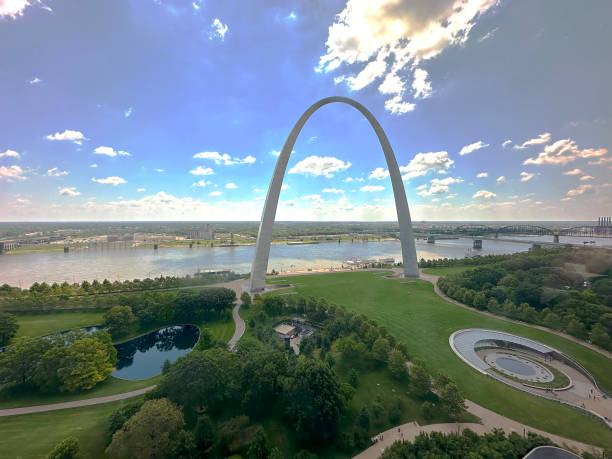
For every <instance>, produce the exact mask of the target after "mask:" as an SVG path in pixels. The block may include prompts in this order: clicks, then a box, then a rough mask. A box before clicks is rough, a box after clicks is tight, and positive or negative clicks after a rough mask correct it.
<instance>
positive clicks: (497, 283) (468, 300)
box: [438, 249, 612, 350]
mask: <svg viewBox="0 0 612 459" xmlns="http://www.w3.org/2000/svg"><path fill="white" fill-rule="evenodd" d="M568 264H574V265H576V264H577V265H584V267H585V269H586V270H587V271H588V272H589V273H593V274H595V277H593V278H591V276H589V277H586V278H585V276H583V274H581V273H579V272H577V271H576V270H574V269H570V268H569V266H571V265H568ZM438 286H439V287H440V289H441V290H442V291H443V292H444V293H445V294H446V295H448V296H449V297H451V298H453V299H455V300H457V301H460V302H462V303H465V304H467V305H469V306H473V307H475V308H477V309H480V310H488V311H490V312H492V313H494V314H498V315H503V316H506V317H509V318H512V319H516V320H522V321H524V322H529V323H534V324H539V325H544V326H546V327H549V328H552V329H555V330H560V331H565V332H567V333H569V334H570V335H573V336H575V337H577V338H580V339H583V340H588V341H591V342H592V343H594V344H597V345H598V346H600V347H602V348H604V349H608V350H612V338H611V336H612V257H611V256H610V255H609V254H607V253H606V252H604V251H599V250H570V249H553V250H533V251H531V252H528V253H521V254H513V255H511V256H508V257H507V258H506V259H505V260H503V261H497V262H495V263H492V264H488V265H487V266H481V267H475V268H474V269H470V270H467V271H464V272H462V273H460V274H456V275H449V276H444V277H441V278H440V279H439V280H438Z"/></svg>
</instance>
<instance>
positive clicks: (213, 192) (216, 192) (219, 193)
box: [208, 191, 221, 197]
mask: <svg viewBox="0 0 612 459" xmlns="http://www.w3.org/2000/svg"><path fill="white" fill-rule="evenodd" d="M208 196H211V197H214V196H221V192H220V191H211V192H210V193H208Z"/></svg>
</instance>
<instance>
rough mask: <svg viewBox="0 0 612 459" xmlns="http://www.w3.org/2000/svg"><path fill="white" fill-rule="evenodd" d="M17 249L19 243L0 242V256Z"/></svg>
mask: <svg viewBox="0 0 612 459" xmlns="http://www.w3.org/2000/svg"><path fill="white" fill-rule="evenodd" d="M17 247H19V243H18V242H15V241H0V254H2V253H4V252H8V251H9V250H14V249H16V248H17Z"/></svg>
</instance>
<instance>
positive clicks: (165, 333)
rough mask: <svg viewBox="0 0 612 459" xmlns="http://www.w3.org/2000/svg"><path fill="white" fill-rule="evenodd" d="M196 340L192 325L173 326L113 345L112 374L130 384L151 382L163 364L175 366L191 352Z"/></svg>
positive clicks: (198, 331) (197, 331)
mask: <svg viewBox="0 0 612 459" xmlns="http://www.w3.org/2000/svg"><path fill="white" fill-rule="evenodd" d="M199 336H200V330H199V328H198V327H196V326H195V325H176V326H172V327H165V328H162V329H160V330H156V331H153V332H151V333H147V334H146V335H143V336H139V337H138V338H134V339H132V340H130V341H126V342H125V343H121V344H116V345H115V347H116V348H117V358H118V359H119V362H118V363H117V368H116V369H115V371H113V373H112V374H113V376H115V377H117V378H122V379H129V380H138V379H147V378H152V377H153V376H156V375H158V374H160V373H161V369H162V365H163V364H164V362H165V361H166V360H169V361H170V362H174V361H175V360H176V359H178V358H179V357H181V356H183V355H185V354H187V353H188V352H189V351H191V349H193V347H194V346H195V344H196V343H197V342H198V338H199Z"/></svg>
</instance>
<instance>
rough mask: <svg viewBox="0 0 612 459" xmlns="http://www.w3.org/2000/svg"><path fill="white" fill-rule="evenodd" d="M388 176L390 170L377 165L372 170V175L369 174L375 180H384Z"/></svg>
mask: <svg viewBox="0 0 612 459" xmlns="http://www.w3.org/2000/svg"><path fill="white" fill-rule="evenodd" d="M387 177H389V171H387V170H385V169H383V168H382V167H377V168H376V169H374V170H373V171H372V172H370V175H368V178H369V179H375V180H382V179H386V178H387Z"/></svg>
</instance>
